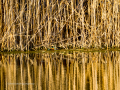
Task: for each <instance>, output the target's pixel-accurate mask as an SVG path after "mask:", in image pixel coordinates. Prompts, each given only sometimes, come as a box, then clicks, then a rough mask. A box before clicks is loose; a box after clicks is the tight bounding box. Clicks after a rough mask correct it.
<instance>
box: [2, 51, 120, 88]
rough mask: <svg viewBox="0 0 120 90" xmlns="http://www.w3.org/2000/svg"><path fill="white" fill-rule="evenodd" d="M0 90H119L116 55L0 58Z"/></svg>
mask: <svg viewBox="0 0 120 90" xmlns="http://www.w3.org/2000/svg"><path fill="white" fill-rule="evenodd" d="M0 57H1V58H0V90H5V89H7V90H119V88H120V63H119V62H120V52H118V51H106V52H89V53H88V52H78V51H65V52H64V51H61V52H52V53H51V52H46V53H34V54H23V53H21V54H9V55H8V54H4V55H0Z"/></svg>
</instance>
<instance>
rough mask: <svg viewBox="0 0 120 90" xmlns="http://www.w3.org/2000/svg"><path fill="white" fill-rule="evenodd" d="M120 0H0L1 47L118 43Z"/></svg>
mask: <svg viewBox="0 0 120 90" xmlns="http://www.w3.org/2000/svg"><path fill="white" fill-rule="evenodd" d="M119 27H120V0H0V50H1V51H4V50H8V51H11V50H31V49H32V48H34V49H35V48H40V47H41V46H44V47H45V48H48V47H49V46H51V45H55V46H57V47H58V46H63V47H66V48H67V47H68V46H72V47H73V48H101V47H105V48H112V47H119V46H120V28H119Z"/></svg>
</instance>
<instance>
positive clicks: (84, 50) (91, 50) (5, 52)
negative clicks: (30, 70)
mask: <svg viewBox="0 0 120 90" xmlns="http://www.w3.org/2000/svg"><path fill="white" fill-rule="evenodd" d="M60 51H80V52H105V51H120V48H109V49H105V48H103V49H101V48H100V49H97V48H91V49H86V48H83V49H61V50H35V51H16V50H14V51H0V54H14V53H26V54H27V53H45V52H49V53H50V52H60Z"/></svg>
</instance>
